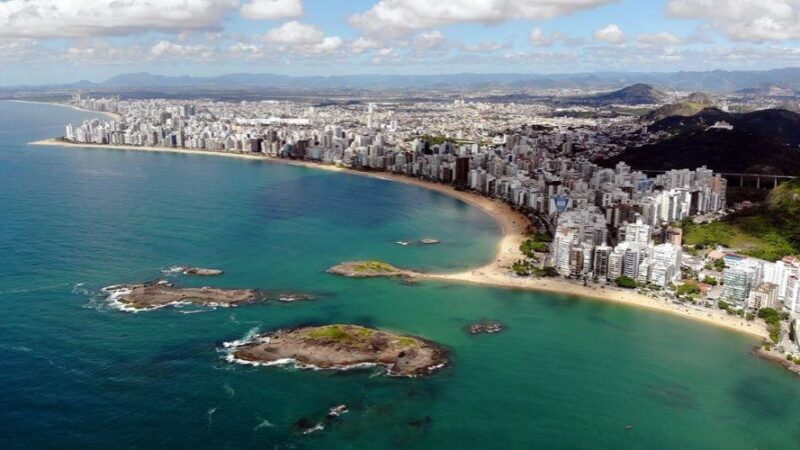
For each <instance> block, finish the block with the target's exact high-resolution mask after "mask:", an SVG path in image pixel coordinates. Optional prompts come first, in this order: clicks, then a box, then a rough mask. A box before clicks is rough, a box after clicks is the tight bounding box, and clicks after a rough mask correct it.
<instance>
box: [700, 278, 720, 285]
mask: <svg viewBox="0 0 800 450" xmlns="http://www.w3.org/2000/svg"><path fill="white" fill-rule="evenodd" d="M703 283H705V284H708V285H710V286H716V285H718V284H719V280H717V279H716V278H714V277H709V276H706V277H705V278H703Z"/></svg>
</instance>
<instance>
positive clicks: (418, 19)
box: [350, 0, 617, 35]
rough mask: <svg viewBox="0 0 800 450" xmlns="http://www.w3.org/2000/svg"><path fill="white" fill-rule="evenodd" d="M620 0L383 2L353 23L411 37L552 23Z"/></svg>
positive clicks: (369, 29)
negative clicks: (462, 27) (431, 31)
mask: <svg viewBox="0 0 800 450" xmlns="http://www.w3.org/2000/svg"><path fill="white" fill-rule="evenodd" d="M616 2H617V0H380V1H379V2H378V3H377V4H375V6H373V7H372V8H371V9H369V10H368V11H366V12H364V13H361V14H356V15H354V16H352V17H351V18H350V23H351V24H352V25H353V26H355V27H357V28H360V29H362V30H364V31H365V32H366V33H370V34H383V35H386V34H390V35H398V34H407V33H410V32H413V31H414V30H421V29H427V28H436V27H441V26H446V25H451V24H455V23H464V22H472V23H482V24H498V23H502V22H506V21H509V20H514V19H536V20H542V19H551V18H553V17H557V16H563V15H567V14H572V13H576V12H578V11H582V10H586V9H590V8H595V7H597V6H601V5H606V4H609V3H616Z"/></svg>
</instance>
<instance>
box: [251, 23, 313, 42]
mask: <svg viewBox="0 0 800 450" xmlns="http://www.w3.org/2000/svg"><path fill="white" fill-rule="evenodd" d="M324 38H325V33H324V32H323V31H322V30H320V29H319V28H317V27H315V26H314V25H310V24H307V23H300V22H298V21H296V20H293V21H291V22H286V23H285V24H283V25H281V26H279V27H278V28H273V29H271V30H269V31H268V32H267V34H266V35H264V39H266V40H267V41H268V42H272V43H275V44H290V45H293V44H316V43H319V42H321V41H322V39H324Z"/></svg>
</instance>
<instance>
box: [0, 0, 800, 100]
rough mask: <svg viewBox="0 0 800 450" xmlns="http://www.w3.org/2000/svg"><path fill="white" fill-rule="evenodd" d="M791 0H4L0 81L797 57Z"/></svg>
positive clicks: (637, 65) (733, 62) (754, 64)
mask: <svg viewBox="0 0 800 450" xmlns="http://www.w3.org/2000/svg"><path fill="white" fill-rule="evenodd" d="M799 12H800V11H798V5H797V2H795V1H793V0H770V1H766V2H765V1H752V0H747V1H733V0H647V1H641V2H633V1H630V0H620V1H613V0H565V1H541V0H517V1H499V0H474V1H471V2H466V3H465V2H456V1H449V0H448V1H436V2H433V1H429V0H381V1H377V0H359V1H353V2H347V4H346V5H341V4H339V5H331V4H330V3H329V2H322V1H317V0H243V1H239V0H165V1H161V2H158V3H157V4H156V3H153V2H152V1H149V0H144V1H129V2H114V1H110V0H91V1H81V2H78V1H58V2H56V1H54V0H29V1H22V0H7V1H4V2H0V62H2V63H3V64H2V68H0V85H16V84H47V83H66V82H73V81H76V80H78V79H88V80H91V81H101V80H103V79H106V78H109V77H111V76H114V75H118V74H122V73H128V72H137V71H141V70H147V71H151V72H154V73H159V74H165V75H194V76H212V75H220V74H225V73H234V72H254V73H267V72H268V73H278V74H283V75H354V74H424V73H436V74H442V73H456V72H461V73H498V72H503V73H528V72H530V73H578V72H600V71H603V72H608V71H622V72H626V71H637V72H638V71H652V72H665V71H676V70H711V69H769V68H778V67H787V66H796V65H797V59H798V57H799V56H800V46H798V45H797V39H798V38H799V37H800V26H798V25H799V24H800V14H799Z"/></svg>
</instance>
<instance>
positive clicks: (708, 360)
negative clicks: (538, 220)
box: [0, 102, 800, 449]
mask: <svg viewBox="0 0 800 450" xmlns="http://www.w3.org/2000/svg"><path fill="white" fill-rule="evenodd" d="M91 116H92V115H91V114H88V113H81V112H78V111H73V110H69V109H66V108H59V107H55V106H46V105H32V104H13V103H5V102H0V318H2V319H0V320H2V325H1V326H0V350H1V351H0V373H2V375H3V376H2V383H0V399H2V402H0V403H1V404H2V408H0V448H147V449H150V448H190V447H191V448H237V449H239V448H244V449H247V448H278V449H290V448H298V449H317V448H319V449H323V448H324V449H351V448H352V449H355V448H358V449H395V448H396V449H417V448H441V447H443V446H448V447H452V448H464V449H472V448H480V449H486V448H490V449H494V448H503V449H515V448H519V449H528V448H546V449H553V448H571V449H576V448H586V449H589V448H609V449H641V448H654V449H655V448H681V449H704V448H725V449H752V448H775V449H788V448H797V447H800V379H798V378H797V377H795V376H794V375H792V374H790V373H788V372H786V371H785V370H783V369H782V368H780V367H777V366H774V365H772V364H769V363H767V362H765V361H762V360H760V359H758V358H755V357H753V356H751V355H750V354H748V350H749V348H750V347H751V346H752V345H754V344H755V343H756V341H754V340H753V339H751V338H749V337H747V336H743V335H740V334H736V333H732V332H729V331H726V330H721V329H717V328H713V327H709V326H707V325H704V324H699V323H695V322H691V321H685V320H682V319H679V318H675V317H671V316H668V315H665V314H659V313H654V312H650V311H644V310H639V309H635V308H627V307H623V306H618V305H614V304H608V303H604V302H600V301H594V300H580V299H576V298H567V297H562V296H556V295H549V294H539V293H531V292H521V291H513V290H502V289H492V288H483V287H476V286H466V285H456V284H444V283H435V282H421V283H417V284H414V285H410V286H409V285H404V284H403V283H402V282H400V281H397V280H351V279H345V278H339V277H335V276H332V275H329V274H326V273H325V269H327V268H328V267H330V266H332V265H334V264H336V263H339V262H341V261H346V260H360V259H373V258H374V259H382V260H386V261H388V262H391V263H392V264H395V265H397V266H400V267H404V268H413V269H419V270H427V271H432V270H448V271H450V270H452V271H456V270H461V269H464V268H468V267H476V266H480V265H482V264H485V263H486V262H488V261H489V260H491V259H492V257H493V253H494V250H495V246H496V242H497V239H498V237H499V233H500V230H499V227H498V226H497V224H495V223H494V221H493V220H492V219H491V218H490V217H489V216H487V215H486V214H484V213H483V212H481V211H480V210H478V209H476V208H473V207H471V206H469V205H466V204H464V203H462V202H459V201H457V200H454V199H452V198H449V197H447V196H444V195H442V194H439V193H435V192H430V191H427V190H424V189H422V188H419V187H415V186H407V185H403V184H398V183H391V182H387V181H382V180H377V179H371V178H365V177H358V176H353V175H346V174H340V173H332V172H328V171H319V170H313V169H308V168H300V167H290V166H285V165H280V164H275V163H263V162H257V161H246V160H235V159H227V158H219V157H213V156H194V155H193V156H187V155H176V154H157V153H140V152H126V151H111V150H93V149H74V148H73V149H60V148H55V147H31V146H27V145H25V143H27V142H30V141H34V140H38V139H44V138H48V137H53V136H56V135H60V134H62V133H63V131H62V130H63V124H64V123H66V122H68V121H74V122H78V121H80V120H82V119H83V118H86V117H91ZM422 238H436V239H441V240H442V243H441V244H439V245H435V246H421V245H420V246H401V245H397V244H395V242H396V241H403V240H410V241H413V240H418V239H422ZM175 265H191V266H199V267H213V268H220V269H224V270H225V271H226V273H225V275H223V276H222V277H218V278H192V277H186V276H181V275H177V274H171V275H170V274H164V273H162V269H165V268H168V267H171V266H175ZM160 277H168V278H169V279H170V280H172V281H174V282H176V283H178V284H179V285H182V286H203V285H210V286H214V287H231V288H260V289H266V290H270V291H280V292H296V293H309V294H314V295H317V296H318V297H319V298H318V300H316V301H311V302H297V303H290V304H282V303H278V302H270V303H265V304H259V305H253V306H246V307H241V308H218V309H206V308H200V307H194V306H185V307H182V308H166V309H161V310H157V311H152V312H144V313H139V314H128V313H124V312H120V311H117V310H114V309H112V308H109V307H108V304H107V303H106V302H105V301H104V298H105V294H104V293H103V292H102V291H101V289H102V288H103V287H105V286H109V285H114V284H120V283H129V282H141V281H147V280H151V279H157V278H160ZM480 320H496V321H499V322H501V323H503V324H505V325H506V326H507V327H508V328H507V330H505V331H504V332H502V333H499V334H497V335H491V336H486V335H484V336H468V335H467V334H466V333H465V331H464V327H465V326H466V325H467V324H469V323H472V322H477V321H480ZM327 323H356V324H361V325H368V326H374V327H380V328H385V329H388V330H392V331H397V332H402V333H408V334H413V335H418V336H421V337H424V338H427V339H431V340H434V341H436V342H438V343H441V344H443V345H445V346H447V347H448V348H449V349H450V351H451V358H452V365H451V366H450V367H448V368H447V369H445V370H444V371H443V372H441V373H439V374H437V375H435V376H433V377H430V378H417V379H394V378H387V377H384V376H380V375H376V373H379V372H378V371H376V370H374V369H365V370H362V371H356V372H352V373H331V372H325V371H300V370H292V369H284V368H274V367H259V368H253V367H247V366H241V365H235V364H230V363H228V362H226V361H225V360H224V357H225V352H224V351H223V349H222V348H221V347H222V343H223V342H227V341H232V340H235V339H244V338H245V337H246V336H247V335H248V334H250V335H252V334H255V333H258V332H261V331H268V330H272V329H276V328H282V327H291V326H298V325H310V324H327ZM342 403H345V404H348V405H349V406H350V412H348V413H347V414H344V415H342V416H341V417H340V418H339V419H338V420H337V421H335V422H333V423H332V424H330V425H329V426H327V427H326V429H325V430H324V431H321V432H319V433H315V434H312V435H307V436H304V435H302V434H299V433H297V432H295V431H294V430H293V424H294V423H295V422H296V421H298V420H299V419H302V418H308V419H309V420H311V421H319V420H321V419H322V418H323V417H324V415H325V414H326V413H327V411H328V408H330V407H333V406H335V405H338V404H342ZM626 425H633V426H634V428H633V429H632V430H626V429H625V426H626Z"/></svg>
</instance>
